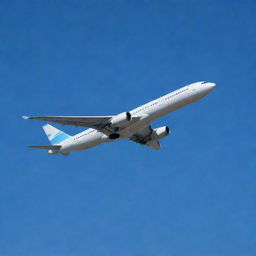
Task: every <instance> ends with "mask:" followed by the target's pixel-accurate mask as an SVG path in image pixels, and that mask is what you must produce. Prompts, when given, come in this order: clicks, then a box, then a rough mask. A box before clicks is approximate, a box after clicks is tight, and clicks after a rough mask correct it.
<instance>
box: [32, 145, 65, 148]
mask: <svg viewBox="0 0 256 256" xmlns="http://www.w3.org/2000/svg"><path fill="white" fill-rule="evenodd" d="M29 147H30V148H39V149H60V148H61V146H60V145H46V146H38V145H36V146H29Z"/></svg>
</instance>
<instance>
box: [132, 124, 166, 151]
mask: <svg viewBox="0 0 256 256" xmlns="http://www.w3.org/2000/svg"><path fill="white" fill-rule="evenodd" d="M152 134H153V129H152V127H151V125H149V126H147V127H145V128H144V129H143V130H141V131H139V132H138V133H135V134H133V135H132V136H131V137H130V138H129V139H130V140H132V141H134V142H136V143H139V144H141V145H146V146H148V147H149V148H152V149H154V150H158V149H160V147H161V146H160V142H159V141H158V140H157V139H155V138H153V136H152Z"/></svg>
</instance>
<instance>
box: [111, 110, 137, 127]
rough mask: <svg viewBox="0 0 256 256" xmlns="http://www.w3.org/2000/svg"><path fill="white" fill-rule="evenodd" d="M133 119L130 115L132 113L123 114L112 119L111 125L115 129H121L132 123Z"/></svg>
mask: <svg viewBox="0 0 256 256" xmlns="http://www.w3.org/2000/svg"><path fill="white" fill-rule="evenodd" d="M131 119H132V115H131V114H130V112H123V113H121V114H119V115H116V116H114V117H112V119H111V121H110V123H111V125H112V126H113V127H120V126H122V125H124V124H126V123H128V122H129V121H131Z"/></svg>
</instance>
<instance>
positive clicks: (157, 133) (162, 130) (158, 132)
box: [154, 126, 170, 140]
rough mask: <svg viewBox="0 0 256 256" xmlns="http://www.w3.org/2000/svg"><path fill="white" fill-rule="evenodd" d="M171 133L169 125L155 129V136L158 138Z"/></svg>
mask: <svg viewBox="0 0 256 256" xmlns="http://www.w3.org/2000/svg"><path fill="white" fill-rule="evenodd" d="M169 134H170V129H169V127H168V126H163V127H159V128H156V129H154V136H155V137H156V138H157V139H158V140H161V139H162V138H164V137H166V136H168V135H169Z"/></svg>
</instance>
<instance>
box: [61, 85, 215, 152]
mask: <svg viewBox="0 0 256 256" xmlns="http://www.w3.org/2000/svg"><path fill="white" fill-rule="evenodd" d="M214 87H215V84H213V83H209V82H197V83H193V84H190V85H187V86H184V87H182V88H180V89H178V90H176V91H173V92H171V93H169V94H166V95H164V96H162V97H160V98H158V99H156V100H153V101H151V102H149V103H147V104H145V105H142V106H140V107H138V108H135V109H133V110H131V111H130V112H129V113H130V114H131V116H132V119H131V121H130V122H128V123H127V124H126V125H125V126H124V127H122V128H121V129H120V130H119V131H118V133H119V134H120V137H119V138H118V139H124V138H129V137H131V136H132V135H133V134H135V133H137V132H139V131H141V130H142V129H143V128H145V127H146V126H148V125H150V123H151V122H152V121H154V120H155V119H157V118H159V117H161V116H164V115H167V114H169V113H171V112H173V111H175V110H177V109H179V108H181V107H184V106H186V105H188V104H191V103H193V102H195V101H197V100H199V99H201V98H203V97H205V96H206V95H207V94H209V93H210V92H211V91H212V89H213V88H214ZM109 141H113V140H111V139H109V137H108V136H107V135H105V134H104V133H102V132H99V131H98V130H96V129H92V128H90V129H87V130H85V131H83V132H81V133H78V134H76V135H74V136H72V137H71V138H69V139H67V140H65V141H64V142H63V144H62V145H61V149H60V150H59V153H64V154H67V153H69V152H72V151H77V150H83V149H88V148H91V147H95V146H97V145H99V144H101V143H104V142H109Z"/></svg>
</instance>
